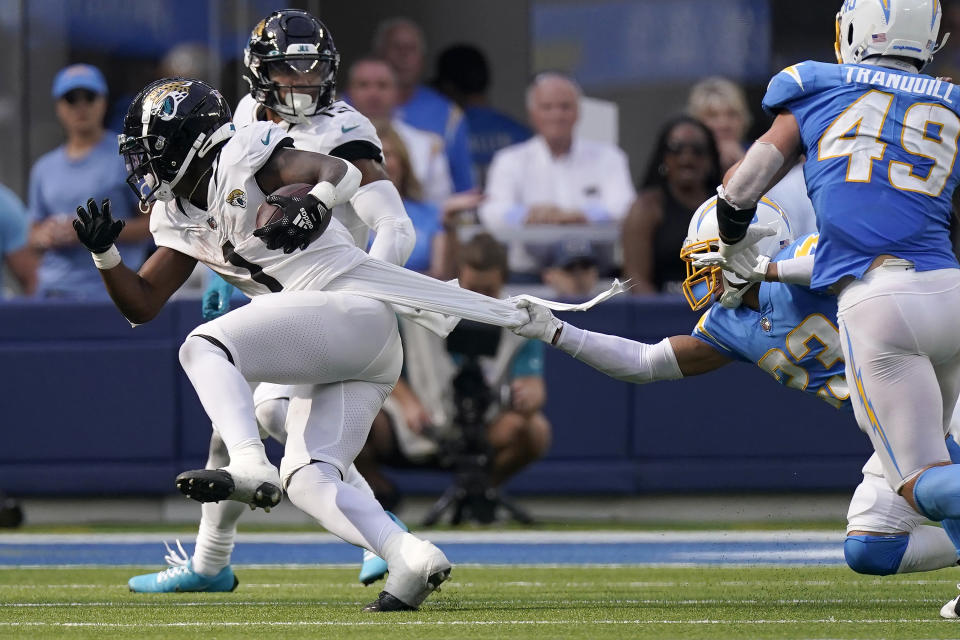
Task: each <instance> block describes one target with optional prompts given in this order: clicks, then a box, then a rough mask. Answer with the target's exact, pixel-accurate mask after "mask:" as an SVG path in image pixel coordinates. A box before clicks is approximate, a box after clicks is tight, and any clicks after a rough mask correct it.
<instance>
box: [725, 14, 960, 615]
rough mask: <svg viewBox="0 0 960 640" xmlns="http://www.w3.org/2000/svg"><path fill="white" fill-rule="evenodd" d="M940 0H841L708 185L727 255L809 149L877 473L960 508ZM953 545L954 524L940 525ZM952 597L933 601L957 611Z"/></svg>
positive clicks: (959, 292) (937, 514) (952, 142)
mask: <svg viewBox="0 0 960 640" xmlns="http://www.w3.org/2000/svg"><path fill="white" fill-rule="evenodd" d="M941 18H942V8H941V4H940V2H939V0H846V1H845V2H843V4H842V6H841V7H840V11H839V13H838V14H837V21H836V24H837V40H836V54H837V61H838V64H825V63H819V62H812V61H806V62H802V63H799V64H796V65H793V66H791V67H787V68H786V69H784V70H783V71H782V72H780V73H779V74H777V75H776V76H774V78H773V79H772V80H771V81H770V85H769V87H768V88H767V93H766V95H765V97H764V99H763V106H764V108H765V109H766V110H767V111H769V112H771V113H773V114H775V115H776V119H775V120H774V123H773V125H772V126H771V127H770V129H769V130H768V131H767V132H766V133H765V134H764V135H763V136H761V137H760V138H759V139H758V140H757V142H756V143H755V144H754V145H753V146H752V147H751V148H750V150H749V151H748V152H747V154H746V156H745V157H744V159H743V160H742V161H741V162H740V164H739V165H738V166H735V167H733V168H732V169H731V171H730V172H728V174H727V176H726V180H725V182H724V184H723V185H722V186H721V188H719V189H718V194H719V195H720V201H719V204H718V214H717V215H718V219H719V231H720V239H721V244H720V247H719V253H720V254H721V256H722V257H724V258H727V257H730V256H732V255H734V254H736V253H737V251H738V250H739V248H740V246H742V244H743V243H742V241H741V238H742V237H743V236H744V233H745V231H746V229H747V227H748V225H749V222H750V220H751V219H752V217H753V209H754V207H755V206H756V203H757V202H758V200H759V198H760V196H761V195H762V194H763V193H764V192H765V191H766V190H767V188H768V187H769V185H770V184H772V183H774V182H776V180H777V179H778V177H779V175H780V174H782V173H783V172H784V171H785V170H786V168H787V167H789V166H790V165H791V164H792V162H791V161H792V159H793V158H795V157H797V155H798V154H799V153H801V152H804V153H806V162H805V164H804V174H805V177H806V182H807V190H808V192H809V194H810V198H811V199H812V201H813V204H814V210H815V211H816V215H817V225H818V229H819V232H820V246H819V249H818V251H817V254H816V258H815V260H814V267H813V275H812V280H811V286H812V288H813V289H815V290H830V291H833V292H834V293H836V294H837V301H838V313H837V317H838V323H839V329H840V337H841V340H840V342H841V347H842V349H843V355H844V358H845V360H846V376H847V380H848V381H849V383H850V386H851V389H852V390H853V391H854V393H855V395H856V399H855V401H854V413H855V415H856V418H857V422H858V424H859V425H860V428H861V429H862V430H863V431H864V432H865V433H866V434H867V435H868V436H869V438H870V440H871V442H872V444H873V447H874V450H875V451H876V453H877V455H878V457H879V459H880V461H881V464H882V466H883V471H884V476H885V477H886V480H887V482H888V483H889V484H890V486H891V488H893V489H894V490H895V491H897V492H898V493H899V494H900V495H901V496H903V498H904V499H906V500H907V502H909V503H910V504H911V506H913V507H914V508H915V509H916V510H917V511H919V512H920V513H922V514H924V515H925V516H927V517H929V518H930V519H931V520H935V521H941V520H945V519H948V518H957V517H960V466H958V465H957V464H951V458H950V453H949V451H948V450H947V447H946V445H945V441H944V437H943V436H944V432H945V430H946V427H947V424H948V423H949V421H950V418H951V415H952V414H953V412H954V407H955V405H956V401H957V396H958V392H960V323H957V321H956V318H957V317H958V315H960V268H958V267H960V265H958V263H957V259H956V257H955V256H954V254H953V250H952V246H951V242H950V234H949V223H950V217H951V198H952V196H953V193H954V190H955V188H956V186H957V182H958V179H960V166H958V164H957V162H956V159H957V150H958V138H960V117H958V113H960V87H957V86H955V85H953V84H951V83H950V82H947V81H944V80H942V79H938V78H932V77H930V76H927V75H924V74H922V73H921V71H922V70H923V68H924V67H925V66H926V65H927V63H929V62H930V60H931V59H932V57H933V55H934V53H935V52H936V51H938V50H939V49H940V47H941V46H942V45H943V44H944V42H945V41H946V36H944V38H943V39H942V40H940V41H939V44H938V34H939V30H940V21H941ZM946 531H947V533H948V535H950V538H951V540H953V542H954V545H955V546H956V547H957V548H960V533H958V532H957V531H956V530H955V529H953V528H952V527H946ZM958 601H960V600H958V599H955V600H954V601H952V602H951V603H948V605H947V606H945V607H944V610H943V611H942V612H941V614H942V615H944V616H945V617H951V618H956V617H958V616H960V611H958V610H957V608H958V605H957V603H958Z"/></svg>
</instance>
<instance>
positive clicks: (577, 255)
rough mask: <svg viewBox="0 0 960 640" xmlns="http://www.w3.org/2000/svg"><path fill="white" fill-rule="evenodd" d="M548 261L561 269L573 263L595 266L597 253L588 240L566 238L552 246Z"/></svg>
mask: <svg viewBox="0 0 960 640" xmlns="http://www.w3.org/2000/svg"><path fill="white" fill-rule="evenodd" d="M550 263H551V265H552V266H554V267H560V268H561V269H566V268H568V267H572V266H574V265H575V264H580V265H594V266H595V265H596V264H597V255H596V252H595V251H594V248H593V245H592V244H591V243H590V241H589V240H586V239H584V238H567V239H565V240H562V241H560V242H558V243H556V244H555V245H554V246H553V251H552V252H551V260H550Z"/></svg>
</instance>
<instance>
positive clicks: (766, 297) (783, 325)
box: [693, 234, 851, 410]
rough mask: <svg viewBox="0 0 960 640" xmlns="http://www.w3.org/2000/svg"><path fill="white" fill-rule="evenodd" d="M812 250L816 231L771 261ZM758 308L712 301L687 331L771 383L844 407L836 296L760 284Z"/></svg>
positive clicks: (847, 401)
mask: <svg viewBox="0 0 960 640" xmlns="http://www.w3.org/2000/svg"><path fill="white" fill-rule="evenodd" d="M815 252H816V253H817V258H816V259H817V260H819V259H820V255H819V250H818V249H817V235H816V234H809V235H807V236H803V237H801V238H800V239H798V240H797V241H796V242H794V243H793V244H791V245H789V246H787V247H785V248H784V249H783V250H781V251H780V253H778V254H777V255H776V258H775V259H776V260H785V259H787V258H796V257H800V256H805V255H810V254H812V253H815ZM759 297H760V310H759V311H754V310H753V309H750V308H749V307H747V306H746V305H741V306H739V307H737V308H736V309H727V308H725V307H722V306H720V305H718V304H715V305H713V306H711V307H710V309H709V310H708V311H707V312H706V313H705V314H703V316H701V318H700V321H699V322H698V323H697V326H696V327H695V328H694V330H693V336H694V337H695V338H699V339H700V340H703V341H704V342H706V343H707V344H709V345H710V346H712V347H713V348H715V349H717V350H718V351H719V352H720V353H722V354H723V355H725V356H727V357H729V358H732V359H735V360H741V361H743V362H751V363H754V364H756V365H757V366H758V367H760V368H761V369H763V370H764V371H766V372H767V373H769V374H770V375H772V376H773V377H774V378H775V379H776V380H777V382H779V383H780V384H782V385H785V386H787V387H790V388H791V389H799V390H801V391H805V392H807V393H813V394H816V395H817V397H819V398H821V399H822V400H825V401H826V402H829V403H830V404H831V405H833V406H834V407H837V408H844V409H848V410H849V409H850V408H851V407H850V392H849V390H848V389H847V382H846V378H845V376H844V361H843V351H842V350H841V347H840V333H839V330H838V328H837V299H836V298H835V297H833V296H826V295H821V294H818V293H815V292H812V291H810V290H809V289H807V288H805V287H800V286H797V285H792V284H783V283H782V282H763V283H761V284H760V291H759Z"/></svg>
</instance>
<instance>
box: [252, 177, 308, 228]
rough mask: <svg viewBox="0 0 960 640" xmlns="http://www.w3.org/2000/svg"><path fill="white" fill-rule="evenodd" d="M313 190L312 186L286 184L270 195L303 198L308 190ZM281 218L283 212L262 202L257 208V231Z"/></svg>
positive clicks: (273, 205) (272, 205)
mask: <svg viewBox="0 0 960 640" xmlns="http://www.w3.org/2000/svg"><path fill="white" fill-rule="evenodd" d="M312 188H313V185H312V184H305V183H302V182H301V183H297V184H288V185H284V186H282V187H280V188H279V189H277V190H276V191H274V192H273V193H271V194H270V195H272V196H303V195H306V194H307V192H308V191H310V189H312ZM282 217H283V212H282V211H281V210H280V207H278V206H277V205H275V204H267V203H266V202H264V203H263V204H261V205H260V206H259V207H257V227H256V228H257V229H259V228H260V227H262V226H264V225H266V224H269V223H271V222H276V221H277V220H279V219H280V218H282Z"/></svg>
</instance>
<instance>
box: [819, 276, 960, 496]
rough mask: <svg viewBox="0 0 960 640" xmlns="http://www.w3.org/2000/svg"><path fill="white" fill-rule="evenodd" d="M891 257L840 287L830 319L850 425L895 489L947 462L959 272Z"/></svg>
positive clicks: (959, 345) (959, 372)
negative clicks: (853, 421)
mask: <svg viewBox="0 0 960 640" xmlns="http://www.w3.org/2000/svg"><path fill="white" fill-rule="evenodd" d="M891 262H893V261H888V262H887V264H886V265H885V266H881V267H878V268H876V269H874V270H872V271H870V272H869V273H867V274H866V275H865V276H864V278H863V279H862V280H857V281H854V282H853V283H851V284H850V285H848V286H847V287H846V288H844V289H843V291H841V292H840V295H839V296H838V299H837V303H838V309H837V318H838V321H839V325H840V341H841V345H842V347H843V355H844V358H845V359H846V376H847V384H848V385H849V387H850V393H851V395H852V396H853V397H852V398H851V400H852V402H853V409H854V414H855V415H856V418H857V423H858V424H859V425H860V429H862V430H863V431H864V433H866V434H867V435H868V436H869V437H870V441H871V442H872V443H873V448H874V450H875V451H876V453H877V455H878V456H879V458H880V462H881V464H882V465H883V473H884V476H885V477H886V479H887V482H888V483H889V484H890V486H891V487H892V488H893V490H894V491H899V489H900V488H901V487H902V486H903V485H904V483H906V482H907V481H908V480H910V479H911V478H913V477H914V476H916V475H917V474H918V473H920V472H921V471H922V470H923V469H924V468H926V467H928V466H930V465H932V464H936V463H938V462H948V461H949V460H950V456H949V454H948V452H947V448H946V445H945V444H944V434H945V433H946V431H947V427H948V425H949V421H950V417H951V416H952V415H953V409H954V406H955V405H956V402H957V396H958V394H960V322H958V318H960V270H958V269H940V270H936V271H923V272H916V271H914V269H913V268H912V267H907V266H903V265H902V264H899V265H898V264H890V263H891ZM897 262H899V261H897Z"/></svg>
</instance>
